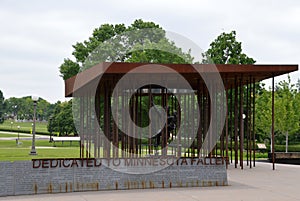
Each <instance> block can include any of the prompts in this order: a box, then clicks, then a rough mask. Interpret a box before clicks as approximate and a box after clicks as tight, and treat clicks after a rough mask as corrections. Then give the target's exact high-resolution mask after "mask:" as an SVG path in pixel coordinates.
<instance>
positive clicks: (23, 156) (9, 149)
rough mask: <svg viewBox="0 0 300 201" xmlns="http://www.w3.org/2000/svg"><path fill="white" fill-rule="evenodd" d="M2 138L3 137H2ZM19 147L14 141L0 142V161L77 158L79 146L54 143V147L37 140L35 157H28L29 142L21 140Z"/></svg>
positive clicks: (47, 141)
mask: <svg viewBox="0 0 300 201" xmlns="http://www.w3.org/2000/svg"><path fill="white" fill-rule="evenodd" d="M2 136H3V135H2ZM21 143H22V144H20V145H17V144H16V141H15V140H0V161H16V160H31V159H34V158H78V157H79V145H78V144H77V143H73V145H72V146H70V144H69V143H64V144H62V143H56V147H54V146H53V143H50V142H49V140H37V141H36V145H35V146H36V151H37V154H38V155H37V156H31V155H29V152H30V150H31V140H21Z"/></svg>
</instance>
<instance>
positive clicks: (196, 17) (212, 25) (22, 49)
mask: <svg viewBox="0 0 300 201" xmlns="http://www.w3.org/2000/svg"><path fill="white" fill-rule="evenodd" d="M139 18H142V19H144V20H149V21H154V22H156V23H158V24H160V25H161V26H162V27H163V28H164V29H166V30H168V31H172V32H176V33H178V34H181V35H184V36H186V37H188V38H190V39H191V40H192V41H194V42H195V43H197V44H198V45H199V46H200V47H201V48H202V49H203V50H206V49H207V48H208V46H209V43H210V42H212V40H214V39H215V38H216V37H217V36H218V35H219V34H220V33H221V32H223V31H231V30H236V31H237V37H238V40H239V41H241V42H242V44H243V50H244V51H245V52H246V53H247V54H248V55H250V56H252V57H254V58H255V59H256V60H257V63H275V64H278V63H285V64H289V63H292V64H298V63H300V62H299V61H300V57H299V55H300V49H299V46H300V37H299V34H300V26H299V25H300V3H298V2H297V1H292V0H287V1H279V0H274V1H259V0H255V1H237V0H229V1H216V0H210V1H209V0H203V1H199V0H189V1H176V0H173V1H171V0H165V1H160V0H151V1H139V0H129V1H117V0H110V1H96V0H93V1H92V0H88V1H83V0H82V1H66V0H60V1H58V0H56V1H38V0H28V1H16V0H15V1H13V0H10V1H8V0H2V1H1V2H0V27H1V32H0V75H1V77H0V78H1V79H0V90H2V91H3V92H4V95H5V97H6V98H8V97H11V96H16V97H21V96H23V95H31V94H37V95H39V96H41V97H43V98H45V99H47V100H49V101H51V102H55V101H57V100H64V96H63V95H64V82H63V81H62V79H61V78H60V77H59V73H58V66H59V65H60V64H61V63H62V62H63V59H64V58H67V57H72V56H71V53H72V45H73V44H75V43H76V42H78V41H80V42H81V41H83V40H86V39H87V38H88V37H89V36H90V35H91V33H92V31H93V29H94V28H96V27H99V26H100V25H101V24H103V23H113V24H115V23H125V24H127V25H128V24H130V23H132V22H133V20H134V19H139ZM291 76H292V78H293V80H294V81H295V80H297V79H298V77H299V73H298V72H297V73H293V74H292V75H291ZM285 77H286V76H285ZM285 77H283V78H277V79H276V81H279V80H280V79H284V78H285Z"/></svg>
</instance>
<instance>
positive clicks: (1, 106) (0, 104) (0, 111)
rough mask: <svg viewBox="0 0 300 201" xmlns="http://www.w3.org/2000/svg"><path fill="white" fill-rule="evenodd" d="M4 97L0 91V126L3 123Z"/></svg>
mask: <svg viewBox="0 0 300 201" xmlns="http://www.w3.org/2000/svg"><path fill="white" fill-rule="evenodd" d="M4 108H5V105H4V96H3V93H2V91H1V90H0V124H2V123H3V122H4Z"/></svg>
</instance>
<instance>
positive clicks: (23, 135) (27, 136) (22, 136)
mask: <svg viewBox="0 0 300 201" xmlns="http://www.w3.org/2000/svg"><path fill="white" fill-rule="evenodd" d="M0 133H2V134H8V135H10V134H11V135H13V136H14V137H1V138H0V141H1V140H15V139H16V135H18V133H17V132H8V131H0ZM19 134H20V140H31V139H32V134H28V133H19ZM35 139H36V140H49V136H46V135H37V134H36V135H35Z"/></svg>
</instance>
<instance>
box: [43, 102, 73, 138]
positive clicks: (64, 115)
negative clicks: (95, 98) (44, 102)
mask: <svg viewBox="0 0 300 201" xmlns="http://www.w3.org/2000/svg"><path fill="white" fill-rule="evenodd" d="M47 127H48V131H54V132H58V133H59V135H60V136H61V135H69V134H71V133H74V134H76V129H75V125H74V122H73V113H72V100H70V101H68V102H63V103H61V102H60V101H58V102H57V103H56V104H55V107H54V112H53V114H52V120H51V121H48V126H47Z"/></svg>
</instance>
